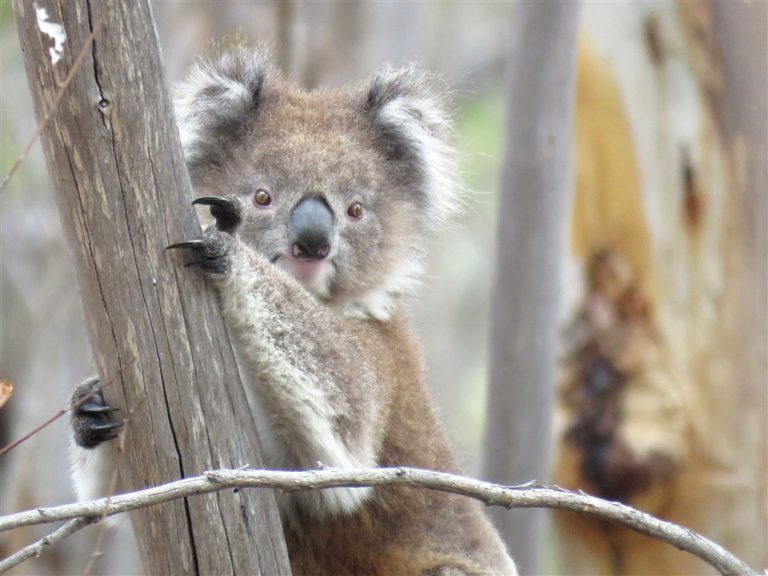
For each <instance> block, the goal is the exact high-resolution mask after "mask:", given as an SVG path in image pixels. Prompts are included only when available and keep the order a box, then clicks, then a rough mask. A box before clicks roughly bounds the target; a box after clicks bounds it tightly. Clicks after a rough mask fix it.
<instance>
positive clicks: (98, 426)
mask: <svg viewBox="0 0 768 576" xmlns="http://www.w3.org/2000/svg"><path fill="white" fill-rule="evenodd" d="M122 425H123V423H122V422H105V423H104V424H91V425H90V426H89V427H88V428H90V429H91V430H114V429H115V428H120V427H122Z"/></svg>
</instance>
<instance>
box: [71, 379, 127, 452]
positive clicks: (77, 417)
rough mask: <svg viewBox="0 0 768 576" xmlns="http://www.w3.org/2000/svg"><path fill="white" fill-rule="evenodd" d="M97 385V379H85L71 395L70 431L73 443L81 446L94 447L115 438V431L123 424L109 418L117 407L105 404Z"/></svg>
mask: <svg viewBox="0 0 768 576" xmlns="http://www.w3.org/2000/svg"><path fill="white" fill-rule="evenodd" d="M98 386H99V381H98V380H97V379H93V380H89V381H86V382H85V383H83V384H81V385H80V386H78V387H77V389H76V390H75V392H74V394H73V395H72V404H73V406H74V407H73V409H72V431H73V433H74V438H75V443H76V444H77V445H78V446H80V447H82V448H96V447H97V446H98V445H99V444H101V443H102V442H106V441H107V440H112V439H114V438H117V431H118V430H119V429H120V428H121V427H122V426H123V422H122V421H119V420H112V419H111V418H110V414H112V413H113V412H116V411H117V410H119V409H118V408H112V407H111V406H108V405H107V403H106V402H105V401H104V396H103V395H102V394H101V392H100V391H99V390H98ZM86 397H87V399H86V400H85V401H84V402H82V403H79V402H81V400H82V399H83V398H86Z"/></svg>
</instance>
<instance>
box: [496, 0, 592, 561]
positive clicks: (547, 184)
mask: <svg viewBox="0 0 768 576" xmlns="http://www.w3.org/2000/svg"><path fill="white" fill-rule="evenodd" d="M578 12H579V3H578V2H575V1H571V0H565V1H561V2H560V1H559V2H521V3H519V4H518V5H517V7H516V10H515V11H514V12H513V16H512V26H511V28H510V31H509V34H510V38H511V41H512V47H511V51H510V53H509V60H508V69H507V86H508V96H507V110H506V114H507V127H506V131H507V138H506V154H505V165H504V172H503V180H502V191H501V199H500V204H499V209H498V214H499V223H498V234H497V241H498V248H497V251H498V252H497V254H498V255H497V263H496V271H497V272H496V274H497V276H496V282H495V287H494V295H493V300H492V308H491V310H492V312H491V313H492V327H491V369H490V389H489V394H488V415H487V427H486V447H487V452H486V464H485V469H486V476H487V477H488V478H489V479H490V480H492V481H495V482H499V483H505V484H519V483H522V482H526V481H530V480H534V479H535V480H536V481H538V482H546V481H548V480H549V466H550V464H549V461H550V453H551V449H550V444H551V437H550V428H551V425H550V423H551V416H552V405H553V402H554V366H555V346H556V330H557V304H558V292H559V278H560V266H559V265H560V261H561V253H562V250H563V247H564V243H565V232H566V230H567V215H568V207H569V205H570V200H569V199H570V192H571V164H570V157H571V125H572V111H573V87H574V75H575V74H574V69H575V58H576V56H575V55H576V29H577V20H578ZM494 519H495V521H496V523H497V525H498V526H499V528H500V530H501V532H502V534H503V535H504V537H505V539H506V540H507V542H508V545H509V547H510V549H511V552H512V555H513V557H514V558H515V561H516V562H517V564H518V566H519V568H520V570H521V572H522V573H539V572H540V570H539V567H538V558H539V553H540V549H541V540H542V536H543V527H544V519H545V516H544V514H543V512H542V511H525V512H523V511H517V510H515V511H513V512H512V513H510V514H496V515H495V518H494Z"/></svg>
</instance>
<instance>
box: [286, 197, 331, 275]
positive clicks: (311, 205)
mask: <svg viewBox="0 0 768 576" xmlns="http://www.w3.org/2000/svg"><path fill="white" fill-rule="evenodd" d="M332 233H333V212H331V209H330V208H329V207H328V204H326V202H325V200H323V199H321V198H314V197H312V198H305V199H304V200H302V201H301V202H299V203H298V204H297V205H296V207H295V208H294V209H293V212H291V219H290V222H289V223H288V241H289V243H290V245H291V254H292V255H293V256H294V257H295V258H303V259H307V260H322V259H323V258H325V257H326V256H328V254H329V253H330V251H331V235H332Z"/></svg>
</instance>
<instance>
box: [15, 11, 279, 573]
mask: <svg viewBox="0 0 768 576" xmlns="http://www.w3.org/2000/svg"><path fill="white" fill-rule="evenodd" d="M38 5H39V6H40V7H45V8H46V9H47V11H48V13H49V15H50V21H52V22H56V23H61V24H62V25H63V26H64V30H65V31H66V34H67V43H66V45H65V51H64V57H63V60H62V61H61V62H59V63H58V64H57V66H56V68H57V70H56V71H54V70H53V69H52V66H51V60H50V57H49V54H48V48H49V46H50V42H49V40H50V39H49V38H48V37H47V36H45V35H42V34H41V33H40V30H39V29H38V25H37V22H36V15H35V9H34V6H33V4H32V3H31V2H26V1H25V0H16V1H14V9H15V12H16V17H17V24H18V32H19V38H20V42H21V46H22V49H23V51H24V58H25V65H26V69H27V77H28V80H29V85H30V90H31V92H32V95H33V100H34V103H35V110H36V115H37V118H38V122H39V121H41V120H42V118H43V117H44V116H45V114H46V111H47V109H48V107H49V106H50V103H51V102H52V100H53V98H54V94H55V93H56V91H57V89H58V86H57V84H56V76H58V77H59V78H63V77H64V76H65V72H66V71H67V70H69V67H71V66H72V63H73V60H74V57H75V55H76V54H77V53H78V51H79V50H80V49H81V47H82V46H83V44H84V42H85V40H86V39H87V37H88V36H89V34H90V31H91V27H92V25H93V23H94V22H96V20H97V19H98V17H99V16H100V15H101V13H102V10H105V9H107V8H109V9H110V10H111V13H110V14H109V16H108V18H107V23H106V26H105V27H104V28H103V30H102V31H101V32H100V33H99V35H98V37H97V38H96V41H95V43H94V45H93V47H92V50H91V54H90V55H89V56H88V59H87V60H86V61H85V62H84V65H83V67H82V69H81V70H80V71H78V73H77V74H76V75H75V77H74V80H73V82H72V84H71V85H70V86H69V87H68V88H67V92H66V94H65V95H64V97H63V99H62V101H61V104H60V105H59V108H58V110H57V111H56V116H55V118H54V120H53V121H52V122H51V123H50V125H49V126H48V128H47V129H46V131H45V132H44V133H43V137H42V140H43V146H44V152H45V156H46V160H47V165H48V170H49V173H50V176H51V180H52V181H53V183H54V187H55V189H56V201H57V204H58V206H59V212H60V216H61V221H62V226H63V228H64V231H65V234H66V237H67V240H68V244H69V248H70V251H71V253H72V257H73V261H74V265H75V269H76V276H77V280H78V285H79V288H80V293H81V297H82V300H83V305H84V309H85V315H86V321H87V325H88V330H89V334H90V339H91V343H92V346H93V351H94V357H95V360H96V364H97V367H98V370H99V374H100V375H101V378H102V380H104V381H106V380H108V379H110V378H113V377H115V384H114V385H112V386H111V387H109V388H108V389H107V391H106V396H107V399H108V401H109V402H110V403H111V404H113V405H115V406H119V407H121V408H122V410H123V412H122V413H123V414H126V413H127V412H128V410H133V412H132V414H131V416H130V422H129V425H128V427H127V434H128V436H127V442H126V454H125V457H124V458H123V465H122V466H121V470H120V476H121V482H122V485H123V487H124V488H125V489H137V488H142V487H145V486H151V485H155V484H159V483H162V482H167V481H169V480H172V479H174V478H179V477H184V476H188V475H195V474H199V473H201V472H202V471H204V470H206V469H210V468H217V467H221V466H234V467H237V466H242V465H244V464H249V465H252V466H259V465H260V464H261V457H260V453H259V446H258V442H257V439H256V438H257V437H256V429H255V425H254V421H253V417H252V415H251V413H250V411H249V409H248V403H247V401H246V397H245V392H244V389H243V386H242V383H241V382H240V379H239V376H238V373H237V369H236V364H235V361H234V358H233V354H232V350H231V346H230V344H229V340H228V337H227V334H226V330H225V327H224V325H223V323H222V321H221V318H220V315H219V313H218V310H217V309H216V305H215V301H214V299H213V297H212V295H211V294H210V293H209V291H208V290H206V287H205V285H204V282H203V280H202V278H201V277H200V276H199V275H198V274H196V273H194V272H192V271H189V270H184V269H183V268H181V266H180V259H179V258H178V257H173V256H172V255H171V254H169V253H167V252H165V251H164V247H165V246H166V245H168V244H170V243H172V242H175V241H179V240H182V239H187V238H190V237H194V236H196V235H198V234H199V233H200V228H199V224H198V223H197V219H196V217H195V213H194V211H193V210H192V208H191V206H190V201H191V188H190V184H189V179H188V175H187V171H186V168H185V166H184V163H183V159H182V154H181V149H180V144H179V138H178V131H177V129H176V126H175V122H174V120H173V111H172V106H171V102H170V98H169V96H168V90H167V87H166V85H165V80H164V78H163V71H162V68H161V63H160V54H159V48H158V42H157V37H156V33H155V28H154V23H153V19H152V14H151V11H150V8H149V4H148V2H147V1H146V0H135V1H131V2H122V1H113V2H107V1H96V0H90V1H89V0H50V1H47V2H40V3H38ZM133 521H134V527H135V530H136V534H137V539H138V543H139V549H140V551H141V555H142V559H143V562H144V569H145V571H146V572H148V573H155V574H159V573H166V574H167V573H213V574H225V573H248V574H269V575H272V574H287V573H289V569H288V564H287V556H286V552H285V545H284V542H283V539H282V530H281V527H280V522H279V518H278V516H277V512H276V508H275V505H274V499H273V497H272V495H271V494H268V493H257V492H255V491H246V492H238V493H233V492H227V493H221V494H217V495H210V496H205V497H204V498H201V499H194V500H189V501H187V500H184V501H179V502H176V503H170V504H164V505H162V506H158V507H153V508H150V509H148V510H145V511H142V512H140V513H138V514H137V515H136V516H135V517H134V518H133Z"/></svg>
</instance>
